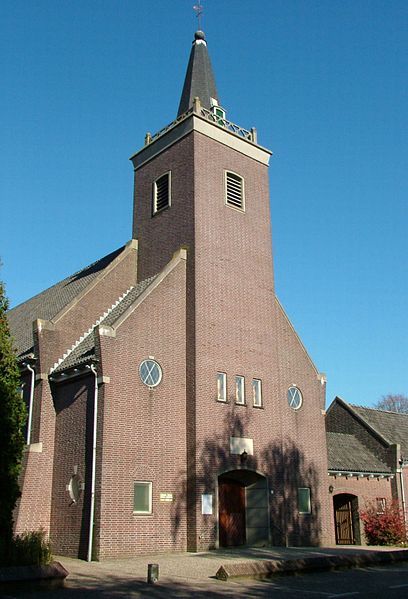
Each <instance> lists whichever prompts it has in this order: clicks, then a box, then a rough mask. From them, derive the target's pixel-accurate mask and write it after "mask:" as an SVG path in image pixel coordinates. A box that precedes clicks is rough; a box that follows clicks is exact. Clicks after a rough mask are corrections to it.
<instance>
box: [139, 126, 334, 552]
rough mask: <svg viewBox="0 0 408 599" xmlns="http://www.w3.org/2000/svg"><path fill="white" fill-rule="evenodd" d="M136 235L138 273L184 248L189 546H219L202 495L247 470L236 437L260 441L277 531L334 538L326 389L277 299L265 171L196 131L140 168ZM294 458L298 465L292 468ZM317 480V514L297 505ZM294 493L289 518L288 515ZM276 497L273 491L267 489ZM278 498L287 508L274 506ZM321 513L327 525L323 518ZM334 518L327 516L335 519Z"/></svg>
mask: <svg viewBox="0 0 408 599" xmlns="http://www.w3.org/2000/svg"><path fill="white" fill-rule="evenodd" d="M167 170H171V172H172V185H173V191H172V206H171V208H169V209H168V210H166V211H164V212H163V213H161V214H158V215H156V216H154V217H153V218H152V216H151V197H152V184H153V181H154V179H155V178H156V177H158V176H160V175H161V174H162V173H163V172H166V171H167ZM225 170H231V171H233V172H235V173H238V174H240V175H241V176H242V177H244V180H245V204H246V208H245V212H240V211H238V210H234V209H232V208H230V207H228V206H226V205H225V199H224V176H225V175H224V171H225ZM134 227H135V228H134V236H137V237H138V239H139V267H138V268H139V278H140V279H142V278H144V277H145V276H147V275H150V274H152V273H153V272H155V271H156V269H158V268H159V267H161V266H162V265H163V264H164V263H165V261H166V260H168V259H169V257H170V256H171V254H172V253H173V252H174V251H175V250H176V249H177V248H178V247H179V246H180V245H182V244H188V245H189V247H190V252H189V265H188V295H187V297H188V305H187V323H188V328H187V347H188V361H187V388H188V390H189V398H190V400H189V403H188V413H187V431H188V435H187V445H188V492H189V494H188V498H187V502H188V505H189V534H190V536H189V547H190V548H191V549H196V548H199V549H206V548H208V547H212V546H214V545H215V544H216V543H217V504H216V503H215V507H214V514H213V516H202V515H201V509H200V508H201V494H202V493H212V494H214V497H215V500H216V490H217V480H218V474H220V473H221V472H223V471H225V470H228V469H232V468H236V467H238V468H239V467H240V462H239V458H237V456H231V455H230V450H229V437H230V436H240V437H250V438H252V439H253V440H254V448H255V450H254V456H252V457H250V458H249V460H248V464H247V466H248V467H249V468H252V469H255V470H259V471H260V472H261V473H262V474H265V475H266V476H268V479H269V484H270V486H271V488H272V489H273V490H274V491H276V494H274V496H273V499H271V513H273V522H272V528H273V527H275V530H277V531H280V533H279V532H278V535H277V536H279V535H280V537H281V539H280V540H281V541H282V531H286V530H287V529H288V530H289V533H290V535H291V541H292V542H294V543H296V542H298V543H299V542H305V541H307V540H308V541H309V542H314V543H316V542H319V541H322V540H327V539H331V538H332V535H333V528H332V519H331V518H332V517H331V512H330V509H329V507H328V499H327V489H326V485H327V456H326V441H325V432H324V418H323V415H322V409H323V407H324V393H325V392H324V387H322V386H321V383H320V381H319V380H318V377H317V372H316V369H315V368H314V366H313V364H312V363H311V362H310V360H309V359H308V357H307V356H306V354H305V352H304V350H303V348H302V347H301V344H300V343H299V340H298V339H297V337H296V335H295V333H294V331H293V330H292V328H291V327H290V325H288V323H287V321H286V320H285V318H284V317H283V316H282V314H281V312H280V309H279V308H278V307H277V306H276V305H275V298H274V289H273V268H272V249H271V233H270V214H269V182H268V169H267V167H266V166H265V165H263V164H261V163H259V162H257V161H255V160H253V159H252V158H249V157H247V156H244V155H243V154H241V153H239V152H236V151H235V150H232V149H231V148H229V147H227V146H224V145H222V144H220V143H218V142H216V141H214V140H212V139H209V138H208V137H206V136H204V135H202V134H200V133H198V132H194V133H191V134H190V135H188V136H187V137H185V138H183V139H182V140H181V141H179V142H178V143H177V144H174V145H173V146H171V147H170V148H169V149H167V150H166V151H165V152H163V153H162V154H160V155H159V156H157V157H155V158H154V159H153V160H152V161H151V162H149V163H147V164H145V165H144V166H142V167H141V168H140V169H139V170H138V171H137V172H136V178H135V218H134ZM217 371H222V372H226V373H227V376H228V398H229V401H228V403H227V404H222V403H219V402H217V401H216V373H217ZM235 375H242V376H244V377H245V381H246V396H247V405H246V406H237V405H235V401H234V376H235ZM253 378H260V379H261V380H262V387H263V397H264V408H263V409H256V408H253V407H252V396H251V381H252V379H253ZM293 382H295V383H296V384H298V385H299V387H300V388H301V390H302V392H303V394H304V402H305V403H304V406H303V408H302V409H301V410H300V411H299V412H298V413H296V414H295V413H293V412H292V411H291V409H290V408H289V407H288V404H287V399H286V394H287V388H288V386H289V385H290V384H292V383H293ZM292 459H295V460H296V463H297V466H296V472H295V473H293V472H291V474H290V475H289V476H288V475H287V472H288V471H289V470H290V468H291V464H292ZM305 481H306V482H308V483H310V486H311V487H312V497H313V502H314V503H313V505H314V510H315V511H314V513H313V515H312V516H311V517H305V516H302V518H301V519H299V517H298V516H297V512H296V514H295V513H294V512H295V511H296V510H297V507H296V506H295V502H297V486H302V485H306V482H305ZM288 495H290V496H291V498H292V512H293V513H291V514H288V513H283V508H282V506H283V505H284V504H286V505H287V503H288V502H287V499H288V497H287V496H288ZM271 497H272V495H271ZM273 502H275V504H276V503H278V504H279V506H278V507H276V505H275V506H274V505H273ZM323 519H324V520H325V524H324V525H323V526H321V525H320V522H321V521H322V520H323ZM327 521H328V522H327Z"/></svg>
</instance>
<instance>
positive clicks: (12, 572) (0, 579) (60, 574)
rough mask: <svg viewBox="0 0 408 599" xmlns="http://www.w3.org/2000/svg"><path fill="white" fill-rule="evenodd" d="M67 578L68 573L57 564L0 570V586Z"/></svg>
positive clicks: (9, 567) (10, 567) (12, 567)
mask: <svg viewBox="0 0 408 599" xmlns="http://www.w3.org/2000/svg"><path fill="white" fill-rule="evenodd" d="M67 576H68V571H67V570H66V569H65V568H64V566H63V565H62V564H60V563H59V562H51V563H50V564H47V565H46V566H8V567H5V568H3V567H2V568H0V584H1V585H3V584H8V583H18V582H31V581H33V580H59V581H62V580H64V578H66V577H67Z"/></svg>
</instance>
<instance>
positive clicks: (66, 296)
mask: <svg viewBox="0 0 408 599" xmlns="http://www.w3.org/2000/svg"><path fill="white" fill-rule="evenodd" d="M122 251H123V247H121V248H119V249H118V250H116V251H114V252H112V253H111V254H108V255H107V256H105V257H104V258H101V259H100V260H97V261H96V262H94V263H93V264H90V265H89V266H87V267H85V268H83V269H82V270H80V271H78V272H76V273H74V274H73V275H71V276H70V277H67V278H66V279H64V280H63V281H60V282H59V283H56V284H55V285H53V286H52V287H49V288H48V289H46V290H45V291H42V292H41V293H39V294H38V295H35V296H34V297H32V298H31V299H29V300H27V301H26V302H24V303H22V304H20V305H18V306H16V307H15V308H12V309H11V310H9V311H8V312H7V317H8V321H9V325H10V332H11V335H12V336H13V338H14V342H15V346H16V349H17V354H18V356H19V357H20V358H22V357H24V356H26V355H27V354H28V353H29V352H30V351H31V350H32V347H33V330H32V323H33V321H34V320H36V319H37V318H42V319H44V320H50V319H52V318H53V317H54V316H56V315H57V314H58V313H59V312H60V311H61V310H62V309H63V308H64V307H65V306H67V305H68V304H69V303H70V302H71V301H72V300H73V299H75V298H76V297H77V296H78V295H79V294H80V293H81V291H83V290H84V289H85V288H86V287H87V286H88V285H89V284H90V283H91V282H92V281H93V279H95V278H96V277H97V276H98V274H99V273H100V272H101V271H103V270H104V269H105V268H106V267H107V266H108V265H109V264H110V263H111V262H112V261H113V260H114V259H115V258H116V257H117V256H118V255H119V254H120V253H121V252H122Z"/></svg>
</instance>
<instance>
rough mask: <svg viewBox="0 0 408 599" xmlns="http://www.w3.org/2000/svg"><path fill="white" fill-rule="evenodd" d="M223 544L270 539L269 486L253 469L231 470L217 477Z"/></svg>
mask: <svg viewBox="0 0 408 599" xmlns="http://www.w3.org/2000/svg"><path fill="white" fill-rule="evenodd" d="M218 529H219V544H220V547H236V546H239V545H265V544H267V543H268V542H269V513H268V487H267V481H266V478H265V477H264V476H262V475H261V474H258V473H257V472H254V471H253V470H230V471H229V472H224V473H223V474H221V475H220V476H219V477H218Z"/></svg>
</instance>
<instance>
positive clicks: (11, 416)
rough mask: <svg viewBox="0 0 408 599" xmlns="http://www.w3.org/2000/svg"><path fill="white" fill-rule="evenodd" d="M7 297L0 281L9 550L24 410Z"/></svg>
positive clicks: (3, 531)
mask: <svg viewBox="0 0 408 599" xmlns="http://www.w3.org/2000/svg"><path fill="white" fill-rule="evenodd" d="M7 309H8V300H7V297H6V295H5V290H4V285H3V283H2V282H1V281H0V541H1V543H2V547H0V550H1V549H2V550H3V551H5V552H8V549H9V547H10V544H11V542H12V539H13V510H14V507H15V505H16V501H17V499H18V498H19V496H20V489H19V486H18V476H19V473H20V469H21V460H22V455H23V448H24V436H23V427H24V424H25V421H26V409H25V404H24V401H23V399H22V397H21V393H20V391H19V386H20V374H19V369H18V365H17V357H16V353H15V351H14V349H13V343H12V339H11V336H10V330H9V326H8V322H7V315H6V313H7Z"/></svg>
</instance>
